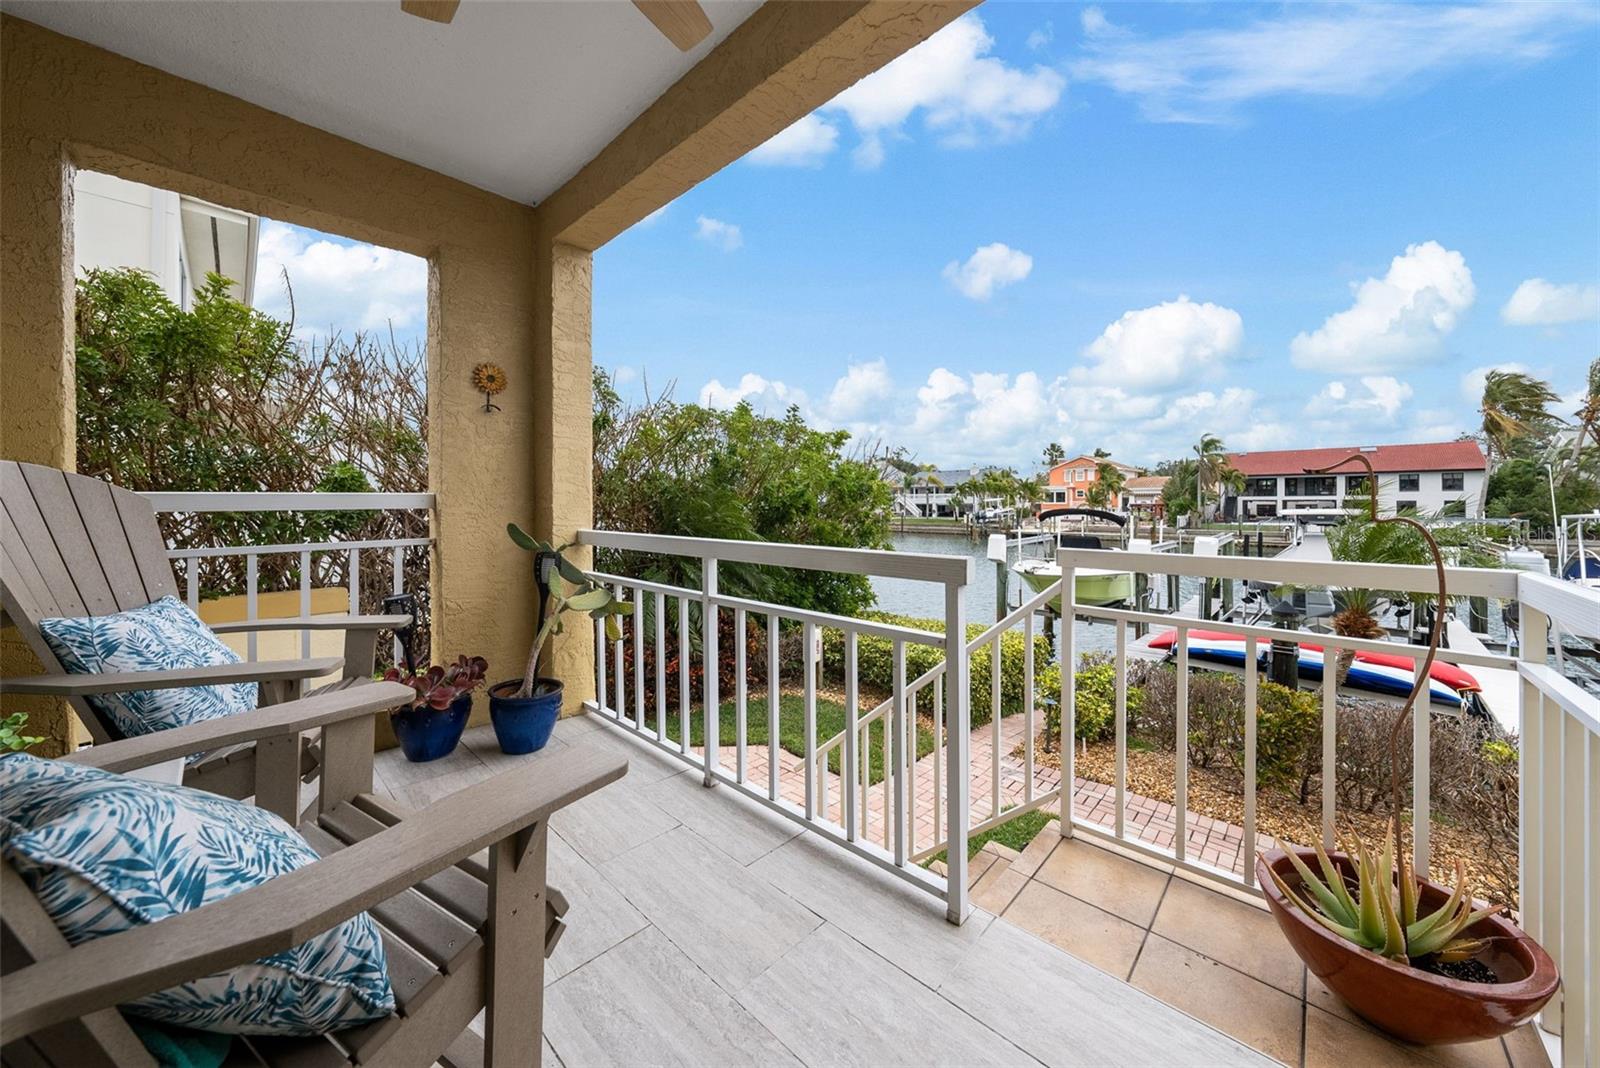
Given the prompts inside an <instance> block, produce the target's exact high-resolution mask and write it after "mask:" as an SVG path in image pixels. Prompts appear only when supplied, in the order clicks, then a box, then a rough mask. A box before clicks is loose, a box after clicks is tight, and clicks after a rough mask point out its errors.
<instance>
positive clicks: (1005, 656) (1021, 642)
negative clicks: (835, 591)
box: [822, 612, 1050, 726]
mask: <svg viewBox="0 0 1600 1068" xmlns="http://www.w3.org/2000/svg"><path fill="white" fill-rule="evenodd" d="M861 618H863V619H868V620H872V621H873V622H876V623H887V624H890V625H892V626H898V627H911V628H913V629H915V630H925V631H931V632H932V633H934V634H938V635H943V634H944V620H942V619H918V618H916V617H913V616H900V615H895V614H893V613H890V612H863V613H862V614H861ZM988 626H989V624H986V623H969V624H968V625H967V640H968V641H971V640H972V639H974V638H976V637H978V635H980V634H982V633H983V632H984V631H985V630H986V629H988ZM1025 644H1026V639H1025V638H1024V637H1023V635H1022V632H1021V631H1020V630H1011V631H1007V632H1006V633H1005V634H1004V635H1002V636H1001V638H1000V708H1001V715H1003V716H1009V715H1011V714H1013V713H1016V712H1021V711H1023V707H1022V686H1023V667H1024V663H1025V662H1024V659H1023V656H1024V652H1023V650H1024V646H1025ZM993 648H994V647H993V645H992V644H990V645H985V646H984V647H983V648H982V649H979V650H978V651H977V652H976V653H974V654H973V655H972V657H971V659H970V661H969V667H968V670H969V671H970V672H971V676H970V678H969V679H968V683H969V688H968V693H969V695H970V699H971V708H972V722H973V724H974V725H975V726H976V725H981V724H985V723H988V722H989V721H990V720H991V719H992V718H993V714H992V710H993V704H992V700H991V678H990V672H991V670H992V669H991V667H990V665H991V662H992V660H993V656H992V650H993ZM1049 660H1050V643H1049V640H1048V639H1046V638H1044V637H1043V636H1035V637H1034V639H1033V666H1034V679H1035V684H1034V693H1035V696H1036V699H1038V698H1042V697H1043V696H1044V695H1045V690H1044V688H1043V685H1042V684H1041V683H1040V682H1039V681H1038V680H1039V677H1040V675H1041V674H1042V673H1043V672H1044V670H1045V668H1046V666H1047V664H1048V663H1049ZM943 662H944V649H943V648H941V647H938V646H932V645H913V644H911V643H909V642H908V643H907V644H906V682H907V683H910V682H913V681H915V680H916V679H917V678H918V677H920V676H921V675H922V674H923V673H924V672H926V671H929V670H930V669H932V668H935V667H937V666H938V665H940V664H941V663H943ZM822 669H823V673H824V676H825V677H827V678H828V679H831V680H833V681H835V682H842V681H843V679H844V634H843V633H842V632H841V631H836V630H824V631H823V637H822ZM856 672H857V675H856V677H857V679H858V680H859V681H860V685H861V688H862V690H863V691H865V692H867V693H877V694H889V693H892V692H893V691H894V643H893V642H892V641H890V640H889V639H887V638H879V637H876V636H873V635H868V634H863V635H861V636H860V638H859V639H857V642H856ZM1041 703H1042V702H1041ZM917 709H918V711H921V712H929V713H931V712H932V711H933V686H932V685H931V684H930V685H929V686H928V687H927V688H926V689H924V690H923V691H922V693H921V694H920V695H918V698H917Z"/></svg>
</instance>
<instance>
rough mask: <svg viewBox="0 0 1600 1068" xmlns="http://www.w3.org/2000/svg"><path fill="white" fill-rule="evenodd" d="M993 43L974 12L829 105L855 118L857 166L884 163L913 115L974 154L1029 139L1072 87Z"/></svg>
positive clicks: (952, 144)
mask: <svg viewBox="0 0 1600 1068" xmlns="http://www.w3.org/2000/svg"><path fill="white" fill-rule="evenodd" d="M993 48H994V39H993V38H992V37H990V36H989V33H988V31H987V30H985V29H984V25H983V20H982V19H981V18H979V17H978V16H977V15H975V14H968V15H963V16H962V17H961V18H959V19H957V20H956V21H955V22H952V23H951V24H950V25H948V26H946V27H945V28H944V29H942V30H940V31H939V32H938V33H936V34H934V35H933V36H932V37H930V38H928V39H927V40H926V41H924V42H922V43H921V44H920V45H917V46H916V47H915V48H913V49H911V51H909V52H907V53H905V54H904V55H902V56H900V57H899V58H898V59H896V60H894V61H893V62H892V63H890V64H889V65H888V66H886V67H883V68H882V69H880V70H877V71H875V72H873V73H872V74H869V75H868V76H867V77H865V78H863V79H862V80H861V81H859V82H857V83H856V84H855V85H853V86H851V87H850V88H848V89H846V90H845V91H844V92H842V93H840V94H839V95H838V96H837V97H835V98H834V99H833V100H832V101H831V102H830V103H829V104H827V105H826V106H825V107H824V109H823V110H824V111H830V112H842V113H843V114H844V115H846V116H848V117H849V119H850V122H851V124H852V125H853V126H854V127H855V130H856V132H857V134H859V135H860V137H861V144H860V145H859V147H857V149H856V150H855V152H854V153H853V158H854V159H855V162H856V165H857V166H860V167H864V168H872V167H876V166H878V165H879V164H881V163H882V162H883V157H884V152H885V149H884V140H885V139H886V138H894V137H899V136H904V128H905V125H906V123H907V122H908V121H909V120H910V118H911V117H912V115H913V114H915V113H917V112H919V111H920V112H921V113H922V122H923V125H924V127H925V128H926V129H927V130H928V131H929V132H930V133H932V134H933V135H934V137H935V138H936V140H937V141H938V143H939V144H941V145H943V146H946V147H952V148H970V147H973V146H975V145H980V144H986V143H991V142H1003V141H1014V140H1017V139H1018V138H1021V137H1025V136H1026V135H1027V134H1028V132H1029V130H1031V129H1032V128H1033V124H1034V123H1035V122H1036V121H1037V120H1038V119H1039V117H1040V116H1042V115H1044V114H1045V113H1046V112H1048V111H1050V110H1051V109H1052V108H1054V107H1055V106H1056V104H1057V102H1058V101H1060V99H1061V93H1062V91H1063V89H1065V87H1066V79H1065V78H1064V77H1062V75H1061V74H1060V72H1059V71H1056V70H1053V69H1051V68H1049V67H1046V66H1035V67H1034V68H1033V69H1031V70H1023V69H1022V68H1020V67H1013V66H1010V65H1008V64H1007V63H1006V62H1005V61H1004V60H1001V59H998V58H995V57H994V56H991V55H989V52H990V51H991V50H992V49H993Z"/></svg>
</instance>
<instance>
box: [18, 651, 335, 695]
mask: <svg viewBox="0 0 1600 1068" xmlns="http://www.w3.org/2000/svg"><path fill="white" fill-rule="evenodd" d="M343 666H344V657H342V656H314V657H312V658H311V659H309V660H256V661H247V662H245V663H242V664H213V665H211V666H209V667H198V668H174V669H171V670H167V671H101V672H95V673H91V674H87V675H19V676H17V677H14V678H8V679H0V693H10V694H43V695H45V696H49V697H87V696H89V695H90V694H97V693H127V692H128V691H130V690H182V689H187V688H188V687H190V686H217V685H225V684H227V683H234V682H281V681H294V680H297V679H314V678H316V677H317V676H319V675H330V674H332V673H333V672H335V671H338V670H339V669H340V668H342V667H343Z"/></svg>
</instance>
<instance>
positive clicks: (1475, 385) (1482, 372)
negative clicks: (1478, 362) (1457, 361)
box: [1461, 361, 1532, 408]
mask: <svg viewBox="0 0 1600 1068" xmlns="http://www.w3.org/2000/svg"><path fill="white" fill-rule="evenodd" d="M1490 371H1516V372H1519V373H1521V374H1531V373H1532V370H1531V369H1530V368H1529V367H1528V365H1527V364H1524V363H1517V362H1515V361H1512V362H1508V363H1486V364H1484V365H1483V366H1482V367H1474V368H1473V369H1472V370H1470V371H1468V372H1467V373H1466V374H1464V375H1462V376H1461V399H1462V400H1464V401H1466V402H1467V403H1468V404H1470V405H1472V407H1473V408H1477V407H1478V406H1479V405H1480V404H1482V403H1483V387H1484V384H1485V383H1486V382H1487V381H1488V379H1489V372H1490Z"/></svg>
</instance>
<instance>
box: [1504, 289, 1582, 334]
mask: <svg viewBox="0 0 1600 1068" xmlns="http://www.w3.org/2000/svg"><path fill="white" fill-rule="evenodd" d="M1596 317H1600V286H1589V285H1583V284H1581V283H1578V282H1573V283H1570V284H1568V285H1557V284H1556V283H1554V282H1546V281H1545V280H1544V279H1543V278H1530V279H1528V280H1527V281H1526V282H1523V283H1522V284H1521V285H1519V286H1518V287H1517V291H1516V292H1515V293H1513V294H1511V299H1510V300H1508V301H1506V306H1505V307H1503V308H1501V309H1500V318H1501V320H1502V321H1504V322H1507V323H1510V324H1512V325H1513V326H1557V325H1559V324H1561V323H1576V322H1581V321H1582V320H1584V319H1594V318H1596Z"/></svg>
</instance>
